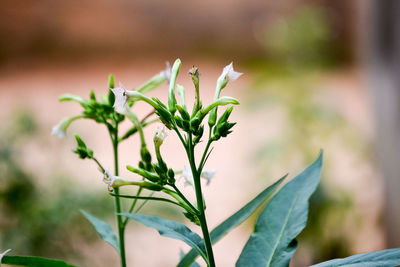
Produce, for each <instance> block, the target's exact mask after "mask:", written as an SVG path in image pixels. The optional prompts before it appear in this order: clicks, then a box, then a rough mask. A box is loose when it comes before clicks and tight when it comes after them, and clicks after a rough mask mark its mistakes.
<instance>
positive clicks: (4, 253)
mask: <svg viewBox="0 0 400 267" xmlns="http://www.w3.org/2000/svg"><path fill="white" fill-rule="evenodd" d="M10 251H11V249H7V250H6V251H4V252H3V253H0V265H1V259H2V258H3V257H4V255H6V254H7V253H8V252H10Z"/></svg>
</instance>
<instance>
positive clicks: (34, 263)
mask: <svg viewBox="0 0 400 267" xmlns="http://www.w3.org/2000/svg"><path fill="white" fill-rule="evenodd" d="M1 263H4V264H9V265H18V266H29V267H75V266H74V265H69V264H67V263H65V262H63V261H60V260H53V259H47V258H41V257H28V256H4V257H3V259H2V260H1ZM0 265H1V264H0Z"/></svg>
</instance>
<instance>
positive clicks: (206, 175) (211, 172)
mask: <svg viewBox="0 0 400 267" xmlns="http://www.w3.org/2000/svg"><path fill="white" fill-rule="evenodd" d="M216 172H217V170H203V171H202V172H201V175H200V176H201V177H203V178H204V179H206V180H207V183H206V185H209V184H210V182H211V179H212V178H213V177H214V175H215V173H216Z"/></svg>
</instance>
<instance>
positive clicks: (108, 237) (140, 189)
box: [0, 59, 400, 267]
mask: <svg viewBox="0 0 400 267" xmlns="http://www.w3.org/2000/svg"><path fill="white" fill-rule="evenodd" d="M180 68H181V61H180V60H179V59H177V60H176V61H175V63H174V64H173V66H172V68H170V67H169V64H167V68H166V69H165V70H163V71H161V72H160V73H158V74H157V75H155V76H154V77H152V78H151V79H150V80H149V81H147V82H146V83H144V84H143V85H142V86H140V87H139V88H137V89H136V90H127V89H126V88H125V87H124V86H123V85H122V84H121V83H120V84H119V87H115V86H114V77H113V76H112V75H111V76H110V78H109V84H108V87H109V92H108V96H105V95H101V96H100V99H101V100H100V101H99V100H98V99H97V98H96V96H95V94H94V92H93V91H92V92H91V93H90V99H89V100H85V99H83V98H81V97H78V96H73V95H69V94H67V95H63V96H61V97H60V101H75V102H77V103H79V104H80V105H81V106H82V108H83V112H82V113H81V114H79V115H76V116H72V117H69V118H66V119H63V120H62V121H61V122H60V124H58V125H56V126H55V127H54V128H53V130H52V134H54V135H58V136H59V137H61V138H62V137H64V136H65V135H66V131H67V128H68V127H69V125H70V124H71V123H72V122H73V121H75V120H77V119H81V118H86V119H91V120H94V121H96V122H97V123H100V124H104V125H105V126H106V128H107V130H108V133H109V136H110V140H111V143H112V145H113V152H114V174H112V173H111V172H110V171H109V169H108V168H106V166H104V165H103V163H101V160H99V159H98V158H97V157H96V155H95V153H94V151H93V150H92V149H90V148H89V147H88V146H87V145H86V143H85V142H84V141H83V140H82V138H81V137H79V135H75V138H76V141H77V147H76V149H75V150H74V153H76V154H77V155H78V156H79V157H80V158H81V159H89V160H92V161H93V162H94V163H95V164H96V165H97V166H98V168H99V170H100V171H101V173H102V175H103V181H104V183H105V184H106V185H107V189H108V191H109V194H110V195H111V196H112V198H113V199H114V202H115V217H116V222H117V229H118V230H117V234H115V233H114V230H113V228H112V227H111V226H110V225H109V224H108V223H106V222H105V221H103V220H101V219H99V218H97V217H95V216H94V215H91V214H90V213H88V212H86V211H82V214H83V215H84V216H85V217H86V218H87V219H88V221H90V222H91V224H92V225H93V226H94V228H95V230H96V231H97V232H98V233H99V234H100V236H101V237H102V238H103V239H104V241H106V242H108V243H109V244H110V245H112V246H113V247H114V248H115V250H116V251H117V252H118V254H119V256H120V260H121V266H122V267H125V266H127V262H126V257H125V255H126V248H125V239H124V235H125V229H126V227H127V224H128V222H129V220H135V221H138V222H140V223H142V224H144V225H146V226H148V227H152V228H155V229H156V230H158V232H159V233H160V234H161V235H163V236H167V237H171V238H175V239H178V240H181V241H183V242H185V243H186V244H188V245H189V246H190V247H191V250H190V251H189V252H188V253H186V254H185V253H184V254H183V255H182V257H181V260H180V262H179V263H178V265H177V266H180V267H183V266H198V263H196V259H197V257H199V256H200V257H201V258H202V260H203V261H204V262H205V264H206V265H207V266H210V267H214V266H216V263H215V259H214V252H213V247H212V246H213V244H214V243H216V242H217V241H218V240H220V239H221V238H222V237H223V236H225V235H226V234H227V233H228V232H229V231H230V230H232V229H233V228H235V227H236V226H238V225H239V224H240V223H242V222H243V221H244V220H246V219H247V218H248V217H249V216H250V215H251V214H253V213H254V211H255V210H256V209H257V208H258V207H263V208H262V211H261V213H260V214H259V215H258V219H257V222H256V224H255V228H254V233H253V234H252V235H251V236H250V238H249V239H248V241H247V243H246V245H245V247H244V248H243V251H242V252H241V254H240V255H239V257H238V260H237V263H236V266H289V262H290V260H291V258H292V256H293V254H294V252H295V250H296V247H297V241H296V237H297V236H298V235H299V234H300V232H301V231H302V230H303V228H304V227H305V225H306V222H307V215H308V200H309V198H310V196H311V195H312V193H313V192H314V190H315V189H316V187H317V185H318V183H319V179H320V174H321V168H322V153H321V154H320V156H319V157H318V158H317V159H316V160H315V161H314V162H313V163H312V164H311V165H310V166H309V167H307V168H306V169H305V170H304V171H303V172H301V173H300V174H299V175H297V176H296V177H295V178H293V179H292V180H291V181H289V182H287V183H286V184H285V185H283V186H281V185H282V183H283V181H284V179H285V178H286V176H284V177H282V178H281V179H279V180H277V181H276V182H275V183H274V184H272V185H270V186H269V187H267V188H266V189H264V190H263V191H261V192H260V193H259V194H258V195H257V196H256V197H255V198H254V199H252V200H250V201H249V202H248V203H247V204H246V205H245V206H243V207H242V208H241V209H239V210H238V211H237V212H236V213H234V214H233V215H232V216H230V217H229V218H227V219H226V220H224V221H223V222H222V223H220V224H219V225H218V226H217V227H215V228H214V229H213V230H211V231H210V230H209V226H208V224H207V217H206V212H205V211H206V201H205V199H204V198H203V186H202V183H201V178H204V179H206V180H207V182H206V183H207V184H209V183H210V181H211V179H212V177H213V176H214V174H215V170H207V169H205V165H206V163H207V160H208V158H209V155H210V153H211V151H212V149H211V148H210V147H211V145H212V144H213V143H215V142H217V141H219V140H220V139H221V138H225V137H227V136H228V135H229V134H230V133H231V132H232V129H233V127H234V126H235V123H234V122H230V121H229V118H230V115H231V113H232V111H233V108H234V106H235V105H238V104H239V101H238V100H236V99H235V98H232V97H227V96H221V92H222V90H223V89H224V88H225V87H226V86H227V85H228V83H229V82H232V81H234V80H236V79H238V78H239V77H240V76H241V75H242V73H239V72H236V71H235V70H234V69H233V65H232V63H231V64H229V65H228V66H226V67H225V68H224V69H223V71H222V73H221V75H220V76H219V78H218V80H217V85H216V90H215V96H214V99H213V101H212V102H211V103H209V104H207V105H206V104H204V103H203V102H202V101H201V98H200V89H199V84H200V75H199V71H198V69H197V68H196V67H193V68H191V69H190V71H189V75H190V77H191V80H192V82H193V85H194V88H195V101H194V104H193V107H192V109H191V110H190V109H189V107H188V105H187V103H186V98H185V89H184V88H183V86H181V85H179V84H177V77H178V73H179V70H180ZM164 82H168V85H169V91H168V102H167V103H163V102H162V101H161V100H159V99H158V98H155V97H153V98H149V97H147V96H145V93H146V92H148V91H150V90H152V89H154V88H156V87H158V86H159V85H161V84H162V83H164ZM176 90H177V91H178V95H179V100H180V101H179V103H178V101H177V99H176ZM138 101H143V102H145V103H147V104H148V105H150V106H151V107H152V109H153V112H152V113H150V114H149V115H148V116H145V117H144V118H143V119H141V120H140V119H139V118H138V116H137V115H136V113H135V111H134V110H135V107H134V104H135V103H136V102H138ZM222 106H228V107H227V108H226V109H225V110H224V111H223V112H222V114H219V113H218V111H219V108H221V107H222ZM153 117H155V118H153ZM125 119H127V120H129V121H131V122H132V124H133V125H132V127H131V128H130V129H129V130H128V131H126V132H125V133H123V134H121V132H120V127H119V126H120V124H121V123H122V121H124V120H125ZM157 122H159V123H162V124H163V128H161V127H160V128H158V130H157V131H156V133H155V134H154V137H153V147H154V154H155V156H156V157H155V159H153V157H152V154H151V153H150V151H149V147H150V146H148V144H147V141H146V138H145V135H144V131H143V128H144V127H146V126H148V125H150V124H152V123H157ZM167 129H168V130H169V131H170V133H169V135H172V133H174V134H175V135H176V136H177V137H178V139H179V140H180V142H181V143H182V147H183V148H184V150H185V152H186V156H187V159H188V162H189V166H185V167H184V168H183V169H178V170H176V169H173V168H172V167H171V166H169V165H168V161H167V160H166V158H167V157H165V156H164V155H163V154H164V153H162V151H161V147H162V145H163V142H164V140H165V138H166V137H167V135H168V134H167ZM136 133H137V134H139V136H140V151H139V154H140V161H139V163H138V164H137V165H135V166H133V165H127V166H126V168H127V169H128V170H129V171H130V172H132V173H133V174H134V175H135V176H133V177H136V178H128V177H121V176H119V168H120V166H119V157H118V155H119V154H118V148H119V145H120V144H121V143H122V142H123V141H125V140H126V139H128V138H129V137H131V136H132V135H133V134H136ZM201 141H203V142H204V143H205V146H204V149H202V151H200V153H199V147H198V144H199V143H200V142H201ZM163 152H164V151H163ZM198 155H200V157H198ZM107 167H108V166H107ZM178 175H180V176H181V177H184V178H185V184H189V185H192V186H193V187H194V190H195V195H196V201H195V202H194V203H193V202H191V201H190V200H189V199H188V198H187V196H186V195H185V194H184V193H183V192H182V191H181V189H180V188H179V186H178V184H177V177H178ZM128 186H135V187H137V191H136V194H134V195H129V194H122V189H123V188H124V187H128ZM146 191H148V192H150V194H144V193H145V192H146ZM153 194H155V195H153ZM123 201H126V202H127V203H129V208H128V209H126V210H123V208H122V207H123V205H122V202H123ZM140 201H141V205H139V204H138V203H140ZM148 201H163V202H167V203H170V204H172V205H175V206H178V207H179V208H180V209H182V211H183V214H184V215H185V216H186V218H187V219H188V220H189V221H191V222H192V223H194V224H195V225H198V226H200V228H201V232H202V237H200V236H199V235H198V234H196V233H195V232H193V231H192V230H191V229H190V228H189V227H187V226H186V225H184V224H182V223H180V222H177V221H173V220H167V219H164V218H161V217H158V216H150V215H145V214H141V213H139V211H140V210H141V207H143V205H144V204H146V203H147V202H148ZM6 252H7V251H6ZM6 252H4V253H3V254H0V262H1V260H2V262H3V263H7V264H16V265H22V266H71V265H68V264H66V263H65V262H62V261H58V260H52V259H45V258H39V257H21V256H4V254H5V253H6ZM2 257H3V259H1V258H2ZM399 263H400V249H391V250H385V251H378V252H371V253H366V254H360V255H356V256H352V257H348V258H345V259H337V260H332V261H329V262H325V263H320V264H317V265H315V266H318V267H322V266H346V265H352V266H363V265H364V264H367V265H368V266H396V265H397V264H399Z"/></svg>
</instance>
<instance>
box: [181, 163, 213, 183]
mask: <svg viewBox="0 0 400 267" xmlns="http://www.w3.org/2000/svg"><path fill="white" fill-rule="evenodd" d="M216 172H217V171H216V170H203V171H202V172H201V174H200V177H201V178H204V179H206V180H207V183H206V185H209V184H210V182H211V179H212V178H213V177H214V175H215V173H216ZM181 175H182V177H183V178H185V186H187V185H191V186H193V185H194V181H193V174H192V169H191V168H189V167H187V166H184V167H183V170H182V174H181Z"/></svg>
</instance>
